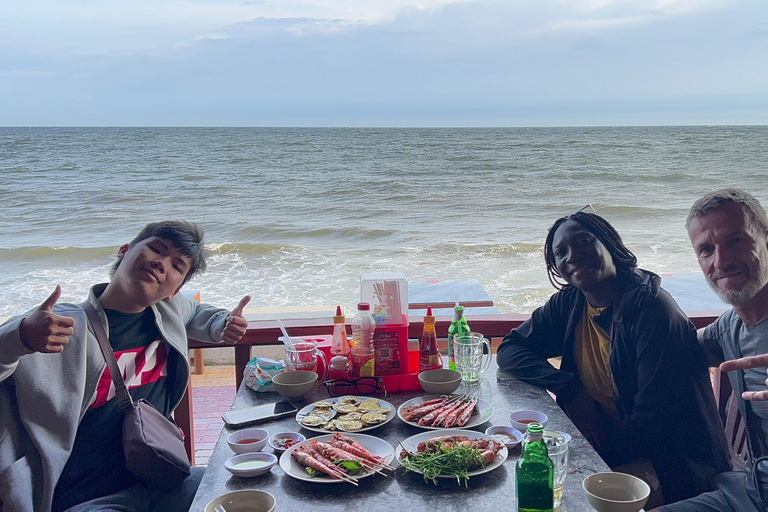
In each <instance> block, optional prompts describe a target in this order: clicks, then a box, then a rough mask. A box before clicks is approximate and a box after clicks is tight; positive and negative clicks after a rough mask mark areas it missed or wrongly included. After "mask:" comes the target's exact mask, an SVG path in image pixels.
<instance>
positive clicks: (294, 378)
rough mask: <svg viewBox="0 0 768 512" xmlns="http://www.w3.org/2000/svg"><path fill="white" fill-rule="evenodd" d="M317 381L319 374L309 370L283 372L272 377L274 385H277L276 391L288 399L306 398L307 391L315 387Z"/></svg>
mask: <svg viewBox="0 0 768 512" xmlns="http://www.w3.org/2000/svg"><path fill="white" fill-rule="evenodd" d="M316 382H317V374H316V373H315V372H310V371H307V370H296V371H295V372H283V373H278V374H277V375H275V376H274V377H272V385H273V386H275V391H277V392H278V393H280V394H281V395H282V396H284V397H285V398H287V399H288V400H299V399H301V398H304V396H306V395H307V393H309V392H310V391H312V390H313V389H314V388H315V383H316Z"/></svg>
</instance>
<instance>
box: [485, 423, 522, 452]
mask: <svg viewBox="0 0 768 512" xmlns="http://www.w3.org/2000/svg"><path fill="white" fill-rule="evenodd" d="M485 434H486V435H488V436H494V439H496V440H497V441H499V442H500V443H504V446H506V447H507V448H514V447H515V446H517V445H519V444H520V443H522V442H523V434H522V432H520V431H519V430H517V429H516V428H515V427H509V426H507V425H494V426H492V427H488V428H487V429H485Z"/></svg>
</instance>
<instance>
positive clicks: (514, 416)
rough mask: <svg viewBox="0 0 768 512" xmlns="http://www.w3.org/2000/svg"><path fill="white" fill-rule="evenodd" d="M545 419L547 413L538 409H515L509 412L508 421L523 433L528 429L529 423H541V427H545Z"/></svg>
mask: <svg viewBox="0 0 768 512" xmlns="http://www.w3.org/2000/svg"><path fill="white" fill-rule="evenodd" d="M547 421H549V418H547V415H546V414H544V413H543V412H539V411H515V412H513V413H510V414H509V422H510V423H511V424H512V426H513V427H515V428H516V429H517V430H519V431H520V432H522V433H523V434H525V433H526V432H527V431H528V425H529V424H531V423H541V426H542V427H546V426H547Z"/></svg>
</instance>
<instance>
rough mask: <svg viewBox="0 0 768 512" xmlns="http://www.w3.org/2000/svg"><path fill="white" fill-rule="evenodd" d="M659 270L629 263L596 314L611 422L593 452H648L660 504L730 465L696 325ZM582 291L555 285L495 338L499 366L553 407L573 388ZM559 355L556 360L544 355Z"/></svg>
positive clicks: (617, 457)
mask: <svg viewBox="0 0 768 512" xmlns="http://www.w3.org/2000/svg"><path fill="white" fill-rule="evenodd" d="M660 284H661V278H659V276H657V275H655V274H653V273H651V272H647V271H644V270H639V269H636V270H635V271H634V272H633V273H632V274H631V275H630V277H629V282H628V283H627V284H626V286H625V288H624V292H623V294H622V295H621V296H619V297H618V298H617V299H616V300H615V301H614V302H613V304H612V305H611V306H609V307H607V308H605V310H604V311H603V312H602V313H601V314H600V316H599V317H597V319H596V320H597V322H598V323H599V324H600V325H601V326H602V327H603V328H604V329H605V331H606V332H608V333H610V336H611V355H610V367H611V372H612V374H613V378H614V382H615V384H616V389H617V390H618V393H619V398H618V400H617V404H616V405H617V408H618V410H619V414H620V415H621V417H622V421H621V426H620V428H618V429H613V430H612V431H611V432H610V433H609V434H608V438H607V439H606V440H605V441H604V442H603V443H602V444H601V445H600V447H599V449H598V453H599V454H600V456H601V457H602V458H603V459H604V460H605V462H606V463H607V464H608V465H609V466H611V467H615V466H619V465H621V464H625V463H628V462H631V461H634V460H640V459H647V460H650V461H651V463H652V464H653V466H654V469H655V470H656V473H657V475H658V477H659V481H660V482H661V485H662V488H663V491H664V497H665V499H666V501H667V502H668V503H671V502H673V501H677V500H681V499H685V498H689V497H692V496H696V495H698V494H700V493H701V492H704V491H709V490H713V489H714V488H715V486H714V478H715V476H716V475H717V474H718V473H721V472H723V471H729V470H730V469H731V466H730V462H729V459H728V449H727V447H726V442H725V434H724V432H723V426H722V422H721V421H720V418H719V416H718V413H717V408H716V407H715V399H714V395H713V393H712V384H711V381H710V378H709V373H708V371H707V365H706V360H705V358H704V352H703V350H702V348H701V346H700V345H699V343H698V341H697V339H696V329H695V327H694V326H693V324H692V323H691V321H690V320H689V319H688V317H686V316H685V314H684V313H683V312H682V310H680V307H679V306H678V305H677V303H676V302H675V301H674V299H672V297H671V296H670V295H669V293H667V292H666V291H665V290H663V289H662V288H661V286H660ZM584 300H585V299H584V295H583V294H582V293H581V291H579V290H578V289H576V288H574V287H572V286H569V287H567V288H566V289H565V290H563V291H560V292H558V293H555V294H554V295H553V296H552V297H551V298H550V299H549V300H548V301H547V303H546V304H545V305H544V306H543V307H541V308H539V309H537V310H536V311H534V312H533V315H531V318H530V319H529V320H528V321H526V322H525V323H523V324H522V325H521V326H520V327H518V328H517V329H514V330H513V331H512V332H510V333H509V334H508V335H507V336H506V337H505V338H504V341H503V343H502V344H501V346H499V350H498V357H497V361H498V364H499V366H500V367H501V368H502V369H504V370H507V371H509V372H510V373H512V375H514V376H515V377H517V378H519V379H521V380H523V381H525V382H529V383H531V384H534V385H536V386H540V387H543V388H547V389H549V390H550V391H552V392H553V393H555V394H556V395H557V401H558V403H559V404H560V405H561V406H562V405H565V404H567V403H568V402H569V401H570V400H572V399H573V398H574V397H575V396H576V395H577V394H578V393H579V392H580V391H581V390H582V388H583V386H582V383H581V381H580V379H579V376H578V373H577V369H576V361H575V360H574V356H573V345H574V341H575V330H576V326H577V324H578V323H579V320H580V319H581V317H582V313H583V309H584ZM557 356H562V363H561V366H560V369H559V370H558V369H556V368H554V367H553V366H552V365H550V364H549V363H548V362H547V359H548V358H551V357H557Z"/></svg>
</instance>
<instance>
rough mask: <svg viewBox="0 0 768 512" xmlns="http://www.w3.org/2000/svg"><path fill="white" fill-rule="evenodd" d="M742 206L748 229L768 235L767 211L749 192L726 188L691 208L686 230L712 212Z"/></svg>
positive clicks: (709, 195) (707, 196)
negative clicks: (726, 206) (695, 220)
mask: <svg viewBox="0 0 768 512" xmlns="http://www.w3.org/2000/svg"><path fill="white" fill-rule="evenodd" d="M731 203H733V204H738V205H741V207H742V209H743V210H744V212H745V213H746V214H747V215H746V221H747V227H748V228H752V229H753V230H754V231H755V234H760V235H763V236H766V233H768V218H767V217H766V215H765V210H763V207H762V206H760V202H758V200H757V199H755V197H754V196H753V195H752V194H750V193H749V192H744V191H743V190H739V189H737V188H726V189H723V190H718V191H717V192H712V193H710V194H707V195H705V196H704V197H702V198H701V199H699V200H698V201H696V202H695V203H693V206H691V211H690V212H689V213H688V218H687V219H686V220H685V228H686V229H688V228H689V227H690V225H691V221H693V219H695V218H696V217H703V216H704V215H706V214H708V213H709V212H711V211H714V210H718V209H720V208H723V207H724V206H725V205H727V204H731Z"/></svg>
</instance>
